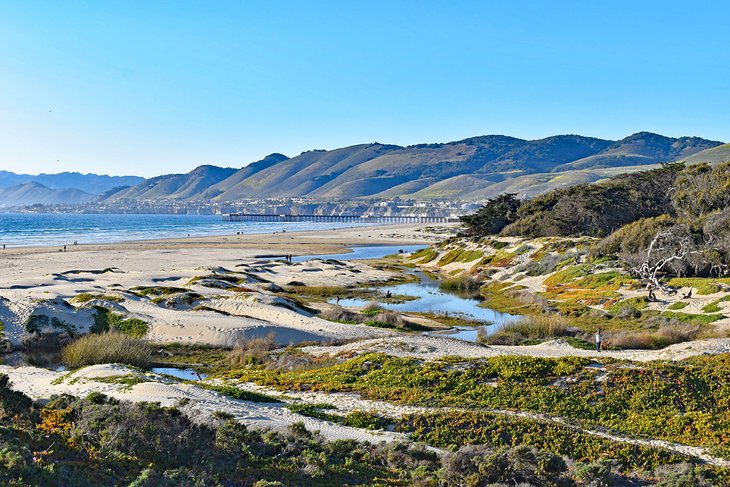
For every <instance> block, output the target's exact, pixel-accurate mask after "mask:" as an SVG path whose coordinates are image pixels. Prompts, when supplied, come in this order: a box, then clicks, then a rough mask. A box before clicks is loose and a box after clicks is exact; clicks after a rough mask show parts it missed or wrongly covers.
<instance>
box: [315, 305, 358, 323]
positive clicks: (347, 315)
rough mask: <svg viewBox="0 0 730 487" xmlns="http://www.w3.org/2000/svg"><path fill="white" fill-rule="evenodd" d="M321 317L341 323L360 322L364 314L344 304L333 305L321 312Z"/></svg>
mask: <svg viewBox="0 0 730 487" xmlns="http://www.w3.org/2000/svg"><path fill="white" fill-rule="evenodd" d="M319 316H320V318H323V319H325V320H328V321H337V322H339V323H360V322H361V321H362V315H360V314H359V313H356V312H354V311H350V310H349V309H345V308H343V307H342V306H332V307H331V308H327V309H325V310H324V311H322V312H321V313H320V314H319Z"/></svg>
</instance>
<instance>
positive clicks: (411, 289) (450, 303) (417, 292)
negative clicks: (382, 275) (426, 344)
mask: <svg viewBox="0 0 730 487" xmlns="http://www.w3.org/2000/svg"><path fill="white" fill-rule="evenodd" d="M409 272H410V273H411V274H413V275H415V276H417V277H418V278H419V281H418V282H409V283H405V284H398V285H395V286H383V287H380V288H376V289H377V290H378V291H380V292H381V293H383V294H385V293H387V292H390V293H391V294H392V295H394V296H398V295H407V296H413V297H416V298H418V299H414V300H411V301H405V302H402V303H380V304H381V305H382V306H383V307H384V308H386V309H391V310H393V311H401V312H417V313H434V314H445V315H449V316H454V317H463V318H465V319H468V320H472V321H480V322H482V323H484V325H483V326H484V328H485V329H486V332H487V333H493V332H494V331H496V330H498V329H499V328H501V327H502V326H503V325H504V324H505V323H508V322H510V321H515V320H517V319H519V316H517V315H512V314H508V313H500V312H499V311H495V310H493V309H490V308H485V307H483V306H481V301H480V300H479V299H475V298H470V297H464V296H460V295H458V294H455V293H451V292H448V291H442V290H441V289H439V280H438V279H432V278H430V277H428V276H427V275H426V274H424V273H423V272H421V271H413V270H410V271H409ZM329 302H330V303H332V304H336V303H337V299H330V300H329ZM339 304H340V306H345V307H362V306H366V305H367V304H368V300H365V299H359V298H349V299H340V301H339ZM478 328H479V327H457V328H456V330H453V329H452V330H449V331H448V332H444V331H437V332H428V334H432V335H443V336H449V337H450V338H457V339H460V340H466V341H471V342H473V341H476V337H477V329H478Z"/></svg>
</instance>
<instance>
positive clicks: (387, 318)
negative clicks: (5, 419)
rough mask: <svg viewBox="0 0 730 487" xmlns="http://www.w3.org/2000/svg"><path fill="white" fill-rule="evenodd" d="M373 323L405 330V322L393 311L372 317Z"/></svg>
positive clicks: (382, 312)
mask: <svg viewBox="0 0 730 487" xmlns="http://www.w3.org/2000/svg"><path fill="white" fill-rule="evenodd" d="M373 321H376V322H378V323H386V324H388V325H390V326H392V327H394V328H405V327H406V321H405V320H404V319H403V317H402V316H401V315H400V313H396V312H395V311H385V310H383V311H381V312H380V313H378V314H376V315H375V316H374V317H373Z"/></svg>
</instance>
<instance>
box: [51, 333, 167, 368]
mask: <svg viewBox="0 0 730 487" xmlns="http://www.w3.org/2000/svg"><path fill="white" fill-rule="evenodd" d="M152 354H153V350H152V347H151V346H150V345H149V344H148V343H147V342H145V341H142V340H138V339H136V338H132V337H129V336H128V335H125V334H123V333H117V332H107V333H101V334H96V333H92V334H89V335H84V336H82V337H81V338H79V339H77V340H75V341H73V342H72V343H70V344H69V345H67V346H66V347H65V348H64V349H63V351H62V352H61V357H62V359H63V363H64V364H66V365H67V366H68V367H69V368H71V369H76V368H79V367H84V366H86V365H94V364H110V363H120V364H127V365H134V366H136V367H143V368H144V367H149V365H150V364H151V363H152Z"/></svg>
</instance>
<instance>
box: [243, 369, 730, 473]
mask: <svg viewBox="0 0 730 487" xmlns="http://www.w3.org/2000/svg"><path fill="white" fill-rule="evenodd" d="M237 387H240V388H242V389H246V390H249V391H252V392H259V393H262V394H268V395H270V396H275V397H279V398H281V400H283V401H287V402H292V398H294V399H295V401H294V402H301V403H306V404H322V403H324V404H330V405H332V406H335V407H336V408H337V410H336V411H335V410H328V411H327V412H329V413H332V414H338V415H346V414H348V413H351V412H353V411H373V412H377V413H379V414H382V415H384V416H389V417H402V416H404V415H408V414H428V413H435V412H444V411H460V412H475V411H480V412H485V413H493V414H501V415H505V416H512V417H518V418H526V419H533V420H537V421H545V422H552V423H558V424H560V425H562V426H565V427H567V428H570V429H572V430H574V431H577V432H580V433H584V434H587V435H591V436H597V437H600V438H605V439H607V440H611V441H616V442H619V443H628V444H632V445H640V446H648V447H653V448H661V449H664V450H669V451H672V452H675V453H679V454H682V455H687V456H690V457H694V458H697V459H699V460H701V461H702V462H705V463H708V464H710V465H715V466H719V467H724V468H730V460H727V459H724V458H720V457H716V456H714V455H712V454H710V453H708V451H707V449H705V448H702V447H697V446H689V445H683V444H681V443H675V442H671V441H666V440H660V439H654V438H652V439H649V438H633V437H630V436H626V435H621V434H617V433H608V432H605V431H600V430H592V429H588V428H584V427H582V426H578V425H575V424H572V423H571V422H570V420H569V419H566V418H563V417H559V416H551V415H547V414H540V413H533V412H527V411H511V410H506V409H489V408H484V409H465V408H451V407H449V408H443V407H441V408H436V407H425V406H409V405H399V404H392V403H388V402H384V401H374V400H370V399H363V398H361V397H360V395H359V394H357V393H343V392H338V393H324V392H299V391H286V392H281V391H277V390H275V389H272V388H268V387H263V386H259V385H256V384H253V383H250V382H247V383H239V384H237Z"/></svg>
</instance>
